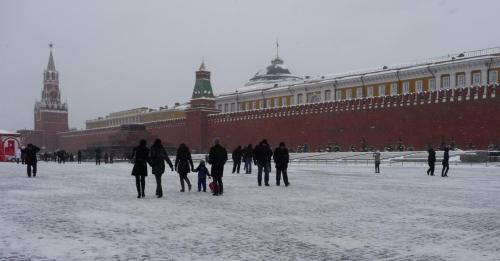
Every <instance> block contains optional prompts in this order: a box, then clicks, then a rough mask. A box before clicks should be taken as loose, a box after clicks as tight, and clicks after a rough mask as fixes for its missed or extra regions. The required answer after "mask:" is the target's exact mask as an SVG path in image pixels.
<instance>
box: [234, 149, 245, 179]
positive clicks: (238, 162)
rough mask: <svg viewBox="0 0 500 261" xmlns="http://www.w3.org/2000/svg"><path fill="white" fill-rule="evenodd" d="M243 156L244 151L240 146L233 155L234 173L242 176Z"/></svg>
mask: <svg viewBox="0 0 500 261" xmlns="http://www.w3.org/2000/svg"><path fill="white" fill-rule="evenodd" d="M242 155H243V150H242V149H241V146H238V147H237V148H236V149H235V150H234V151H233V154H232V157H233V173H234V172H236V173H238V174H240V166H241V156H242Z"/></svg>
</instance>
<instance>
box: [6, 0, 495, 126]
mask: <svg viewBox="0 0 500 261" xmlns="http://www.w3.org/2000/svg"><path fill="white" fill-rule="evenodd" d="M498 10H500V1H498V0H491V1H479V0H474V1H472V0H470V1H465V0H436V1H430V0H429V1H424V0H422V1H414V0H408V1H405V0H387V1H386V0H384V1H382V0H380V1H371V0H365V1H355V0H346V1H333V0H331V1H314V0H303V1H292V0H283V1H272V0H261V1H257V0H248V1H237V0H227V1H222V0H218V1H203V0H200V1H189V0H179V1H152V0H149V1H126V0H120V1H100V0H99V1H88V0H87V1H68V0H60V1H56V0H54V1H40V0H33V1H24V0H10V1H9V0H0V95H1V96H0V97H2V99H1V101H0V104H1V110H0V129H7V130H18V129H22V128H28V129H31V128H33V106H34V102H35V100H39V99H40V98H41V97H40V96H41V91H42V87H43V85H42V73H43V69H44V68H45V67H46V66H47V61H48V56H49V48H48V44H49V42H53V43H54V58H55V64H56V68H57V69H58V70H59V74H60V77H59V78H60V88H61V92H62V97H63V99H64V100H66V101H67V102H68V106H69V119H70V127H76V128H84V126H85V124H84V122H85V120H87V119H91V118H96V117H98V116H103V115H106V114H108V113H109V112H113V111H119V110H124V109H130V108H134V107H140V106H147V107H151V108H157V107H160V106H164V105H172V104H173V103H174V102H186V101H188V100H189V98H190V96H191V93H192V89H193V86H194V71H195V70H196V69H197V68H198V67H199V65H200V62H201V60H202V59H205V62H206V64H207V66H208V69H209V70H210V71H212V86H213V88H214V91H215V92H216V93H219V92H226V91H231V90H234V89H236V88H237V87H241V86H242V85H243V84H245V83H246V82H247V80H248V79H249V78H251V76H253V75H254V74H255V73H256V72H257V71H258V70H260V69H262V68H264V67H265V66H267V65H268V64H269V63H270V60H271V59H272V58H273V57H274V56H275V52H276V48H275V41H276V39H279V43H280V56H281V57H282V58H283V59H284V60H285V64H286V65H287V66H288V67H289V68H290V69H291V70H292V71H293V72H295V73H296V74H299V75H302V76H304V75H323V74H332V73H341V72H345V71H352V70H361V69H367V68H374V67H381V66H382V65H385V64H397V63H406V62H410V61H413V60H417V59H423V58H428V57H434V56H441V55H447V54H448V53H455V52H460V51H465V50H476V49H482V48H488V47H495V46H500V34H499V33H498Z"/></svg>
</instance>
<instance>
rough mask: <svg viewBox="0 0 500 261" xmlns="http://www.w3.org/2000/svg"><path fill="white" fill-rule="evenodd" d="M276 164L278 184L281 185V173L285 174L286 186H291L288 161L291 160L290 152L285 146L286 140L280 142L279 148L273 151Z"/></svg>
mask: <svg viewBox="0 0 500 261" xmlns="http://www.w3.org/2000/svg"><path fill="white" fill-rule="evenodd" d="M273 160H274V166H275V167H276V186H279V185H280V179H281V175H283V182H285V187H288V186H290V182H288V174H287V172H286V171H287V168H288V162H289V161H290V154H289V153H288V149H287V148H286V146H285V143H284V142H280V145H279V147H278V148H276V149H275V150H274V153H273Z"/></svg>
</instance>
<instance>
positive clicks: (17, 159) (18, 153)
mask: <svg viewBox="0 0 500 261" xmlns="http://www.w3.org/2000/svg"><path fill="white" fill-rule="evenodd" d="M20 159H21V148H17V149H16V163H17V164H19V160H20Z"/></svg>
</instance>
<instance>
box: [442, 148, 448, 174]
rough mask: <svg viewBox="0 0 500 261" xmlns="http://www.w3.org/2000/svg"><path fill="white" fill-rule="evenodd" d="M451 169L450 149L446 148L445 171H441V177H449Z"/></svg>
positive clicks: (444, 157)
mask: <svg viewBox="0 0 500 261" xmlns="http://www.w3.org/2000/svg"><path fill="white" fill-rule="evenodd" d="M449 169H450V148H448V147H446V148H444V155H443V169H442V170H441V177H448V170H449Z"/></svg>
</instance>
